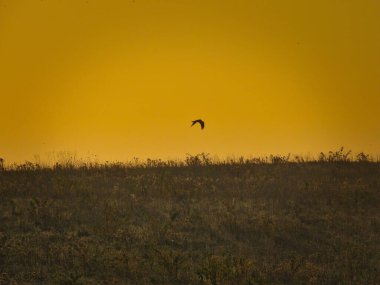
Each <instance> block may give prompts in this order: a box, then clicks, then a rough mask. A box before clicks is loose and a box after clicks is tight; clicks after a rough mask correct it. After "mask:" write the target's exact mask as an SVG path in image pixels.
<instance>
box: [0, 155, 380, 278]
mask: <svg viewBox="0 0 380 285" xmlns="http://www.w3.org/2000/svg"><path fill="white" fill-rule="evenodd" d="M0 284H380V164H379V163H358V162H347V163H328V162H323V163H321V162H309V163H279V164H276V163H275V164H265V163H264V164H254V163H251V164H220V165H208V166H193V167H191V166H187V167H179V166H177V167H167V166H161V167H137V166H136V167H125V166H122V165H111V166H107V165H103V166H97V167H90V168H88V167H82V168H62V167H56V168H55V169H40V168H30V169H29V168H27V167H26V168H20V169H18V170H3V171H0Z"/></svg>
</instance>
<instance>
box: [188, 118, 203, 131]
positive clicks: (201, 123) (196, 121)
mask: <svg viewBox="0 0 380 285" xmlns="http://www.w3.org/2000/svg"><path fill="white" fill-rule="evenodd" d="M196 123H199V124H200V125H201V129H202V130H203V129H204V127H205V122H203V121H202V120H201V119H198V120H194V121H192V124H191V126H194V125H195V124H196Z"/></svg>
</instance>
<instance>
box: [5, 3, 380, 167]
mask: <svg viewBox="0 0 380 285" xmlns="http://www.w3.org/2000/svg"><path fill="white" fill-rule="evenodd" d="M0 104H1V105H0V106H1V112H0V156H1V157H4V158H5V159H6V160H7V161H23V160H31V159H32V158H33V156H34V155H35V154H39V155H41V156H44V155H45V154H46V153H49V152H52V151H61V150H68V151H73V152H76V153H77V154H78V155H79V156H84V155H87V154H96V155H98V157H99V158H100V159H101V160H126V159H130V158H132V157H141V158H146V157H161V158H181V157H183V156H184V155H185V154H186V153H192V154H195V153H199V152H207V153H211V154H213V155H219V156H221V157H224V156H230V155H253V156H258V155H265V154H268V153H275V154H277V153H279V154H281V153H288V152H291V153H304V154H305V153H311V154H316V153H318V152H320V151H327V150H335V149H337V148H339V147H340V146H345V147H346V148H350V149H352V150H354V151H365V152H368V153H372V154H379V149H380V123H379V122H380V1H377V0H360V1H359V0H355V1H354V0H340V1H338V0H310V1H305V0H288V1H283V0H247V1H243V0H234V1H232V0H229V1H226V0H215V1H213V0H212V1H210V0H192V1H190V0H154V1H153V0H134V1H133V0H130V1H128V0H107V1H106V0H102V1H100V0H87V1H86V0H65V1H64V0H41V1H40V0H35V1H32V0H17V1H16V0H0ZM198 118H202V119H204V120H205V122H206V128H205V129H204V130H203V131H201V130H200V129H199V128H194V127H193V128H190V123H191V120H194V119H198Z"/></svg>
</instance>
